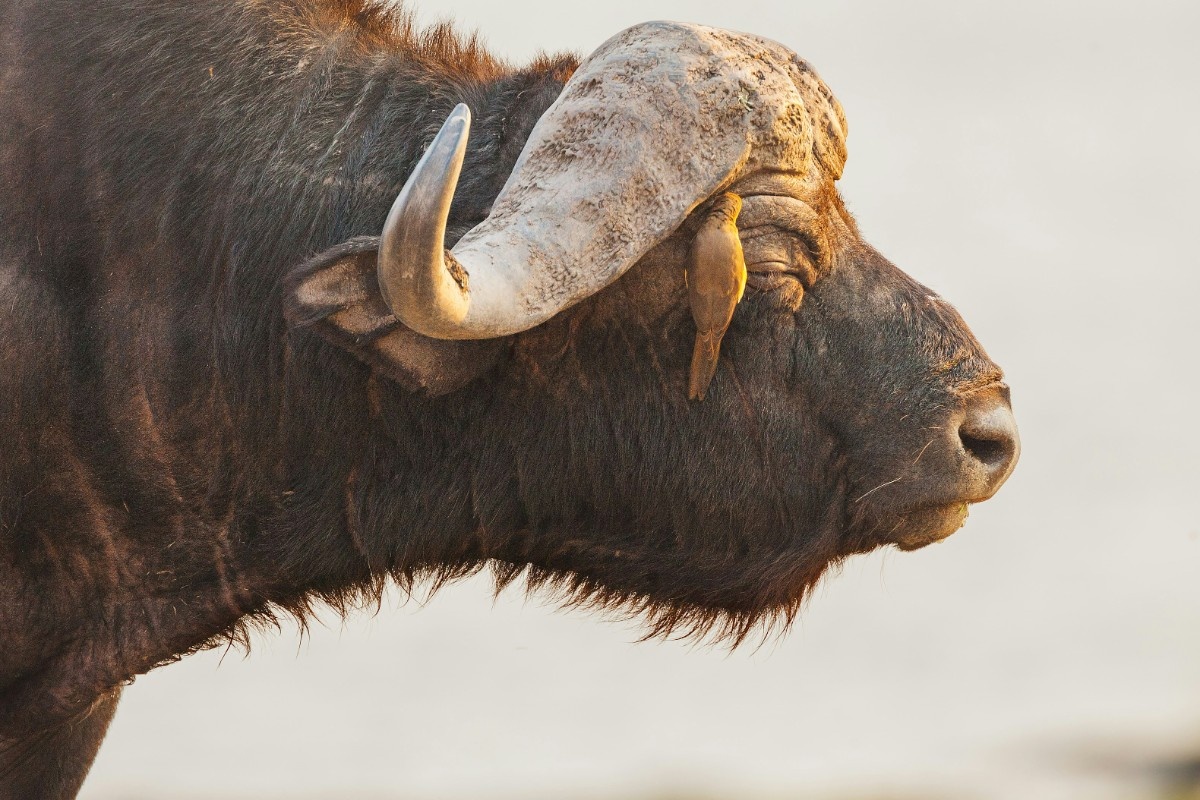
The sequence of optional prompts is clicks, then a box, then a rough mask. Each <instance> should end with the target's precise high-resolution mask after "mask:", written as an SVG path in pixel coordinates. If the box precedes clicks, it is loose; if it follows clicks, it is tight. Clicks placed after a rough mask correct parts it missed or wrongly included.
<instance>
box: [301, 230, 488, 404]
mask: <svg viewBox="0 0 1200 800" xmlns="http://www.w3.org/2000/svg"><path fill="white" fill-rule="evenodd" d="M378 251H379V237H378V236H359V237H357V238H354V239H350V240H349V241H347V242H343V243H342V244H339V245H337V246H336V247H333V248H330V249H329V250H326V251H325V252H323V253H321V254H320V255H317V256H314V257H313V258H311V259H309V260H308V261H307V262H305V263H304V264H302V265H300V266H299V267H297V268H296V269H295V270H293V271H292V272H291V273H290V274H289V275H288V276H287V279H286V281H285V284H284V316H285V317H286V318H287V321H288V323H289V325H290V326H291V327H293V328H308V329H310V330H312V331H315V332H316V333H318V334H320V335H321V336H323V337H324V338H325V339H327V340H329V341H330V342H333V343H334V344H336V345H337V346H338V347H341V348H342V349H344V350H348V351H349V352H351V353H353V354H354V355H355V356H357V357H358V358H359V359H361V360H362V361H365V362H366V363H368V364H370V365H371V366H372V367H374V368H375V369H376V370H377V371H378V372H380V373H382V374H383V375H385V376H386V377H388V378H391V379H392V380H394V381H395V382H396V383H398V384H400V385H401V386H403V387H404V388H405V389H407V390H409V391H411V392H420V393H422V394H425V395H429V396H437V395H443V394H447V393H449V392H453V391H455V390H456V389H461V388H462V387H463V386H466V385H467V384H468V383H470V382H471V381H472V380H474V379H475V378H478V377H479V376H480V375H482V374H483V373H485V372H487V371H488V370H489V369H491V368H492V367H493V366H494V365H495V364H496V362H497V360H498V359H499V357H500V356H501V354H502V353H503V352H504V351H505V349H506V346H507V340H506V339H482V340H461V341H460V340H453V341H452V340H446V339H431V338H429V337H427V336H422V335H421V334H419V333H417V332H415V331H413V330H410V329H409V328H406V327H404V325H403V324H402V323H401V322H400V320H398V319H396V316H395V315H394V314H392V312H391V310H390V309H389V308H388V307H387V304H386V303H384V301H383V297H382V295H381V294H380V292H379V282H378V279H377V278H376V254H377V252H378Z"/></svg>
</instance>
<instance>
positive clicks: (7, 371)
mask: <svg viewBox="0 0 1200 800" xmlns="http://www.w3.org/2000/svg"><path fill="white" fill-rule="evenodd" d="M0 12H2V13H3V18H4V19H5V23H4V25H3V29H2V30H0V36H2V37H3V40H2V42H0V74H2V75H3V78H2V79H0V110H2V112H3V113H0V173H2V175H3V185H4V187H5V189H6V191H5V193H4V195H3V197H0V442H3V443H4V447H3V449H2V451H0V641H2V642H3V647H0V795H3V794H4V790H6V789H7V790H11V791H13V792H16V791H17V790H16V789H12V788H11V787H21V786H26V785H33V784H34V783H38V782H40V785H42V786H43V787H44V788H43V796H46V797H59V796H61V797H71V796H73V794H74V792H75V791H76V789H77V787H78V784H79V782H80V781H82V777H83V774H85V773H86V769H87V765H88V764H89V763H90V760H91V758H92V756H93V755H94V752H95V747H96V746H98V743H99V737H101V736H102V735H103V730H104V727H105V726H106V725H107V720H108V718H109V717H110V716H111V713H112V708H113V707H115V703H116V697H117V694H118V693H119V687H120V686H121V685H122V684H124V683H126V682H128V681H129V680H131V679H132V678H133V677H134V676H136V675H138V674H140V673H143V672H145V671H147V670H149V669H151V668H153V667H155V666H156V665H160V664H163V663H166V662H169V661H172V660H174V659H177V658H179V657H180V656H182V655H184V654H186V653H189V652H192V651H194V650H196V649H199V648H203V647H209V646H213V645H215V644H221V643H225V642H229V641H230V640H234V641H241V642H244V641H245V638H246V631H247V626H251V625H254V624H258V623H264V622H265V623H270V622H271V621H273V620H274V619H275V618H276V617H277V615H279V614H280V613H285V614H290V615H295V616H297V617H299V618H300V619H301V620H303V619H304V617H305V615H306V614H308V612H309V611H310V609H311V608H312V607H313V604H314V603H317V602H327V603H330V604H332V605H333V606H334V607H336V608H337V609H339V610H343V611H344V610H347V609H348V608H350V607H352V606H356V605H359V604H361V603H364V602H365V603H368V604H369V603H370V602H372V601H374V600H376V599H377V598H378V597H379V596H380V592H381V591H382V589H383V587H384V586H385V584H386V582H387V581H388V580H390V579H394V580H396V581H398V582H399V583H400V585H401V586H402V587H404V588H406V589H411V588H412V587H413V586H414V584H416V583H418V582H421V581H427V582H428V583H429V585H431V586H433V587H437V586H440V585H442V584H443V583H445V582H446V581H448V580H451V579H455V578H458V577H461V576H465V575H468V574H471V573H474V572H476V571H478V570H480V569H482V568H485V567H490V568H491V569H492V571H493V574H494V575H495V579H496V583H497V585H498V586H504V585H507V584H509V583H511V582H513V581H515V580H518V579H523V580H524V581H525V582H526V584H527V585H528V586H529V587H531V588H534V589H536V588H547V589H551V590H553V591H555V592H557V593H558V596H560V597H561V598H562V599H563V601H564V602H565V603H569V604H578V605H584V606H591V607H598V608H603V609H608V610H612V611H617V612H623V613H629V614H632V615H635V616H637V617H639V618H641V619H642V620H644V621H645V624H646V630H647V632H648V635H671V634H678V635H694V636H701V635H705V634H709V635H712V636H714V637H716V638H720V639H724V640H727V641H730V642H739V641H741V640H742V639H743V638H744V637H746V636H747V635H748V634H749V633H751V632H752V631H754V630H756V629H762V630H767V629H770V627H771V626H772V624H778V625H779V626H780V627H782V626H786V624H787V623H788V622H790V621H791V620H792V619H793V618H794V616H795V614H796V613H797V610H798V609H799V608H800V606H801V604H802V602H803V600H804V598H805V596H806V595H807V593H808V591H809V589H810V588H811V587H812V586H813V585H814V583H815V582H816V581H817V580H818V579H819V578H820V576H821V575H822V573H823V572H824V571H825V570H826V569H827V568H828V567H829V566H830V565H833V564H836V563H837V562H838V561H839V560H840V559H841V558H843V557H845V556H847V555H849V554H852V553H856V552H863V551H866V550H870V549H872V548H874V547H877V546H880V545H885V544H889V543H891V544H899V545H901V546H904V547H913V546H919V545H920V544H923V543H926V542H928V541H932V540H933V539H935V538H940V537H941V536H944V535H947V534H948V532H950V531H952V530H953V528H954V527H957V525H958V524H960V523H961V516H960V517H955V518H954V519H955V520H957V521H956V522H954V524H953V525H951V526H950V527H947V524H946V520H947V519H950V517H948V516H947V515H948V514H950V513H951V511H948V510H947V509H950V510H952V511H953V513H954V514H959V513H960V509H961V510H965V508H966V503H967V502H975V501H977V500H980V499H986V496H990V494H988V493H981V490H976V489H964V488H962V486H964V485H965V484H962V482H961V481H959V479H958V478H957V477H954V476H957V475H959V474H960V473H962V470H963V467H962V463H963V462H962V459H963V458H965V456H963V450H962V446H961V443H960V442H959V437H958V435H957V434H956V433H954V431H955V430H956V426H957V422H955V420H957V419H959V418H960V417H961V415H962V413H963V408H964V407H965V406H964V404H965V403H966V402H967V400H966V399H964V398H969V397H972V396H977V395H978V393H980V392H985V393H987V392H990V393H993V394H996V396H997V397H1000V396H1001V395H1003V402H1004V403H1005V404H1006V403H1007V389H1006V388H1005V387H1003V385H1002V384H1000V383H999V380H1000V377H1001V374H1000V371H999V369H998V368H997V367H996V366H995V365H994V364H993V363H992V362H991V361H990V360H989V359H988V358H987V356H986V354H984V352H983V350H982V348H981V347H980V346H979V344H978V342H977V341H976V340H975V339H974V337H973V336H972V335H971V333H970V331H969V330H968V329H967V327H966V326H965V324H964V323H963V322H962V320H961V319H960V318H959V317H958V315H957V313H955V312H954V310H953V309H952V308H951V307H950V306H949V305H947V304H946V303H945V302H944V301H942V300H941V299H940V298H939V297H937V296H936V295H935V294H933V293H932V292H930V291H929V290H928V289H926V288H925V287H923V286H920V285H919V284H917V283H916V282H915V281H912V280H911V279H909V278H908V277H907V276H905V275H904V274H903V273H901V272H900V271H899V270H898V269H896V268H895V267H894V266H892V265H891V264H890V263H888V262H887V261H886V260H885V259H884V258H883V257H882V256H880V255H879V254H878V253H877V252H875V251H874V250H873V249H871V248H870V247H869V245H867V244H865V243H864V242H862V240H861V238H860V236H859V233H858V230H857V228H856V226H855V224H854V221H853V219H852V218H851V217H850V215H849V213H848V212H847V211H846V210H845V207H844V205H843V204H842V201H841V198H840V197H839V196H838V194H837V191H836V188H835V187H834V181H835V180H836V178H837V174H839V173H840V169H841V161H842V159H843V158H844V154H845V149H844V136H845V121H844V118H843V117H842V114H841V109H840V106H838V105H837V104H836V101H835V100H833V97H832V94H830V93H829V91H828V89H827V88H826V87H825V86H824V83H823V82H821V81H820V79H819V78H818V77H816V74H815V73H814V72H812V71H811V68H809V67H807V65H804V64H803V62H800V61H799V60H798V59H796V60H795V61H794V65H796V64H799V65H802V68H801V67H800V66H794V69H796V70H797V74H798V75H799V76H800V77H798V78H794V80H797V81H800V82H802V83H804V84H805V85H806V86H807V87H808V89H807V90H806V91H810V92H813V93H815V95H814V96H819V98H820V104H821V108H820V109H810V112H811V113H813V114H817V116H816V117H814V119H815V120H816V121H815V122H814V119H808V118H807V117H806V118H804V119H800V118H797V119H796V121H795V124H796V125H797V130H801V129H802V130H803V131H804V132H805V133H804V135H805V136H806V137H807V138H806V139H804V142H805V143H806V144H805V145H804V146H805V147H806V148H809V150H810V151H811V156H812V157H811V158H808V159H807V160H806V161H805V163H811V164H813V165H815V166H814V167H813V170H816V171H813V172H811V173H807V174H805V175H804V176H802V177H803V180H801V181H799V182H798V183H796V182H793V183H789V182H788V176H787V175H782V174H779V173H778V172H777V171H774V172H773V171H772V170H771V169H769V167H770V164H769V163H768V162H767V161H764V162H763V164H764V167H763V170H762V171H760V172H757V173H755V174H748V175H742V176H741V177H739V178H738V183H737V185H735V186H731V187H726V186H722V187H720V188H721V189H722V190H724V189H726V188H729V189H731V190H732V191H736V192H737V193H738V194H739V195H740V196H742V197H743V198H744V202H745V204H744V207H743V211H742V214H741V216H740V218H739V221H738V228H739V231H740V235H741V239H742V242H743V244H744V247H745V261H746V266H747V268H748V270H749V273H750V275H749V281H748V283H749V288H747V289H746V296H745V298H744V299H743V300H742V302H741V303H740V304H739V305H738V307H737V310H736V313H735V314H734V316H733V320H732V322H731V324H730V325H729V328H728V330H727V331H726V332H725V335H724V338H723V340H722V344H721V350H720V360H719V362H718V363H717V367H716V372H715V376H714V377H713V378H712V382H711V385H710V386H709V388H708V391H707V395H706V397H705V399H704V401H703V402H691V403H689V401H688V399H687V381H688V367H689V363H690V360H691V355H692V345H693V340H694V337H695V331H696V329H695V325H694V323H693V321H692V318H691V314H690V312H689V308H688V300H687V288H686V286H685V285H684V266H685V264H686V262H687V258H688V252H689V246H690V243H691V241H692V238H693V237H694V235H695V234H696V232H697V229H698V227H699V225H700V221H701V220H703V218H704V216H705V214H706V213H707V212H708V210H709V205H708V204H706V203H705V198H704V197H697V198H695V203H694V205H696V206H698V209H697V211H696V213H695V214H692V215H691V216H690V217H688V218H687V219H686V220H685V221H684V222H683V223H682V224H681V225H680V226H679V227H678V229H677V230H675V231H673V232H670V234H669V235H666V236H665V238H662V239H661V241H657V242H656V243H655V244H654V246H653V247H652V248H651V249H650V250H649V251H648V252H647V253H645V255H644V256H642V257H641V258H640V259H639V260H638V262H637V264H636V265H634V266H633V268H632V269H630V270H629V271H628V272H627V273H626V274H625V275H624V276H623V277H621V278H619V279H617V280H616V281H615V282H614V283H612V284H611V285H609V286H607V287H606V288H604V289H602V290H600V291H598V292H596V293H595V294H594V295H592V296H590V297H587V298H586V299H583V300H582V301H581V302H579V303H578V304H576V305H574V306H572V307H571V308H569V309H567V310H566V311H563V312H562V313H559V314H557V315H556V316H554V317H552V318H551V319H549V320H548V321H547V322H545V323H544V324H541V325H538V326H537V327H534V328H532V329H531V330H527V331H525V332H522V333H519V334H516V335H513V336H506V337H503V338H501V339H496V340H490V341H462V342H458V341H441V340H432V339H426V338H425V337H422V336H420V335H418V334H416V333H414V332H413V331H410V330H407V329H406V328H404V327H403V326H402V325H400V324H399V322H398V321H397V320H396V318H395V317H394V316H392V315H391V313H390V311H389V309H388V307H387V305H386V304H384V303H383V302H382V301H381V300H380V297H379V286H378V283H377V276H376V274H375V271H374V257H373V255H374V251H375V249H376V248H377V247H378V236H379V233H380V230H381V226H382V224H383V221H384V219H385V217H386V215H387V212H388V209H389V207H390V205H391V203H392V201H393V199H394V198H395V197H396V196H397V194H398V193H399V191H400V189H401V187H402V186H403V185H404V181H405V178H406V176H407V175H408V174H409V173H410V172H411V170H412V168H413V166H414V164H415V163H416V161H417V159H418V158H419V157H420V156H421V154H422V152H423V150H424V148H425V147H426V146H427V145H428V143H429V142H430V141H431V139H432V138H433V136H434V135H435V133H436V132H437V131H438V129H439V127H440V125H441V123H442V121H443V120H444V119H445V118H446V115H447V114H448V113H449V112H450V110H451V109H452V108H453V107H454V106H455V105H456V104H457V103H460V102H462V103H466V104H467V105H468V106H469V107H470V108H471V109H472V111H473V113H474V118H475V123H474V128H473V130H472V134H471V139H470V144H469V147H468V151H467V156H466V162H465V165H464V167H463V170H462V178H461V180H460V182H459V185H458V189H457V192H456V194H455V199H454V204H453V207H452V209H451V212H450V219H449V227H448V232H447V245H448V246H451V245H453V244H454V242H456V241H458V239H459V238H461V237H462V236H463V235H464V234H466V233H467V232H468V231H470V230H471V229H473V228H475V227H476V226H477V225H479V224H480V223H481V222H483V221H484V220H485V219H487V218H488V217H489V214H491V212H492V204H493V201H494V200H495V199H496V197H497V195H498V194H499V193H500V191H501V188H502V187H503V186H504V185H505V182H506V181H507V180H508V178H509V175H510V173H512V171H513V168H514V165H515V164H517V162H518V157H519V156H520V154H521V152H522V149H523V147H524V145H525V143H526V141H527V140H528V139H529V137H530V135H531V131H533V130H534V127H535V124H536V123H537V121H538V120H539V118H540V117H541V116H542V115H543V113H544V112H545V111H546V109H547V108H549V107H550V106H551V104H552V103H553V102H554V101H555V99H556V98H557V97H558V96H559V95H560V93H561V92H562V91H563V87H564V85H565V84H566V83H567V81H568V80H569V79H570V78H571V76H572V73H573V71H574V70H575V69H576V67H577V66H578V60H577V59H576V58H575V57H573V56H545V57H540V58H538V59H536V60H535V61H534V62H533V63H532V64H530V65H528V66H525V67H522V68H516V67H512V66H510V65H507V64H505V63H503V62H501V61H499V60H497V59H496V58H494V57H492V56H490V55H489V54H488V53H486V52H485V51H484V50H483V49H482V48H481V47H480V46H479V45H478V43H477V42H476V41H475V40H474V39H472V38H464V37H461V36H458V35H456V34H455V33H454V32H453V31H452V30H450V29H449V28H448V27H446V26H438V27H434V28H431V29H429V30H426V31H417V30H415V29H414V28H413V26H412V23H411V20H410V18H409V17H408V16H407V15H406V14H405V13H404V12H403V11H402V10H395V9H392V10H389V9H387V8H385V7H383V6H376V5H371V4H368V3H366V2H360V1H359V0H286V1H285V0H193V1H192V2H188V3H162V2H159V0H120V1H119V2H106V3H79V2H76V0H69V1H68V0H38V1H37V2H33V0H6V2H3V3H0ZM772 46H773V47H775V48H779V49H782V48H780V46H778V45H772ZM710 77H711V76H710ZM733 96H734V98H735V99H736V98H737V97H738V96H739V95H737V94H736V93H734V95H733ZM818 111H819V114H818ZM797 113H799V112H797ZM831 154H832V155H831ZM830 164H832V165H834V166H833V167H832V168H830V167H829V165H830ZM822 169H823V170H825V171H824V172H821V171H820V170H822ZM797 187H799V188H797ZM781 265H782V266H781ZM997 402H999V401H997ZM955 415H958V416H955ZM945 431H950V433H945ZM946 437H950V438H946ZM950 439H953V446H951V445H950V444H946V442H949V441H950ZM943 440H944V441H943ZM968 449H970V448H968ZM1009 468H1011V467H1009ZM964 474H965V473H964ZM947 476H950V477H947ZM955 481H959V482H958V483H955ZM989 491H994V488H992V489H990V490H989ZM952 521H953V520H952ZM39 743H40V744H39ZM31 753H32V754H33V755H32V756H31V755H30V754H31ZM50 773H53V774H54V775H56V776H57V777H53V778H44V776H45V775H48V774H50ZM31 776H32V777H31ZM37 776H43V777H42V778H39V777H37ZM22 781H24V783H22ZM31 781H32V782H33V783H30V782H31ZM72 787H74V788H72Z"/></svg>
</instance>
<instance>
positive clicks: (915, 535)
mask: <svg viewBox="0 0 1200 800" xmlns="http://www.w3.org/2000/svg"><path fill="white" fill-rule="evenodd" d="M969 513H970V507H969V505H968V504H967V503H961V502H960V503H950V504H947V505H939V506H933V507H926V508H920V509H916V510H914V511H912V512H910V513H908V514H906V515H905V517H904V522H903V524H902V525H901V526H900V527H899V529H898V530H897V531H896V532H895V533H892V534H890V535H889V536H888V537H887V540H888V543H889V544H894V545H896V547H898V548H900V549H901V550H919V549H921V548H922V547H925V546H926V545H930V544H934V543H935V542H940V541H942V540H943V539H946V538H947V537H949V536H950V535H951V534H952V533H954V532H956V531H957V530H958V529H959V528H961V527H962V526H963V524H964V523H965V522H966V521H967V515H968V514H969Z"/></svg>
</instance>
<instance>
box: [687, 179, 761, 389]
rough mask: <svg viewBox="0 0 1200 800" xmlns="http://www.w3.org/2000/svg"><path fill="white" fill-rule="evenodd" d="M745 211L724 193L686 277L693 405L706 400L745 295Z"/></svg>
mask: <svg viewBox="0 0 1200 800" xmlns="http://www.w3.org/2000/svg"><path fill="white" fill-rule="evenodd" d="M741 210H742V198H740V197H738V196H737V195H736V194H733V193H732V192H725V193H724V194H722V195H721V196H720V197H718V198H717V199H716V200H715V201H714V202H713V204H712V207H711V208H710V209H709V211H708V214H707V216H706V217H705V218H704V222H703V223H701V225H700V230H699V231H698V232H697V233H696V238H695V239H693V240H692V249H691V252H690V253H689V255H688V263H687V267H686V270H685V272H684V278H685V280H686V281H687V288H688V301H689V302H690V303H691V306H692V318H693V319H694V320H695V321H696V345H695V347H694V348H693V349H692V370H691V375H690V377H689V380H688V399H690V400H703V399H704V393H705V392H706V391H708V384H709V383H710V382H711V381H712V379H713V375H714V374H715V373H716V371H717V357H718V356H719V355H720V352H721V338H722V337H723V336H724V335H725V331H726V330H727V329H728V328H729V323H730V321H731V320H732V319H733V310H734V308H736V307H737V304H738V302H739V301H740V300H741V299H742V294H743V293H745V291H746V261H745V259H744V258H743V256H742V240H741V239H739V238H738V231H737V216H738V213H739V212H740V211H741Z"/></svg>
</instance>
